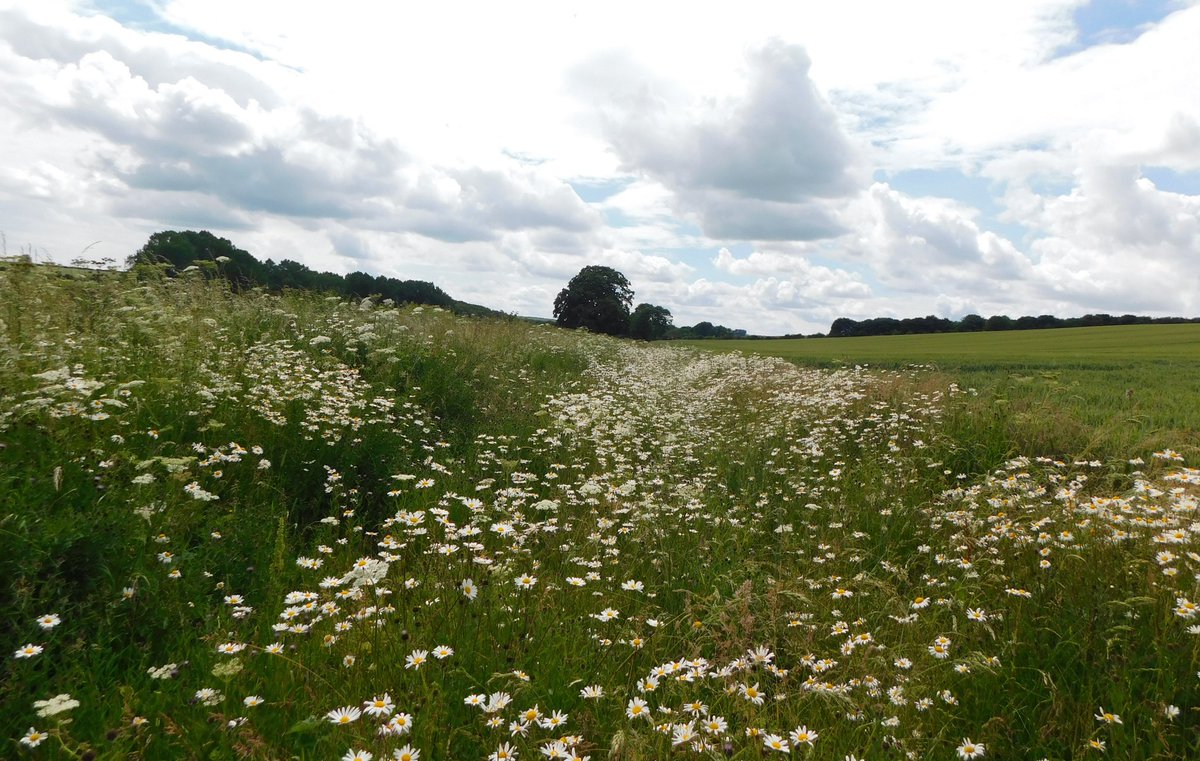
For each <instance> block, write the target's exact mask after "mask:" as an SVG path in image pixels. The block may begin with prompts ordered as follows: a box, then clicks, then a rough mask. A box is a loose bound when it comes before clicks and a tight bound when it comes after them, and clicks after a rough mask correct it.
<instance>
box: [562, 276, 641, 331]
mask: <svg viewBox="0 0 1200 761" xmlns="http://www.w3.org/2000/svg"><path fill="white" fill-rule="evenodd" d="M632 303H633V288H631V287H630V285H629V281H628V280H626V279H625V276H624V275H622V274H621V273H620V272H617V271H616V270H615V269H613V268H612V267H600V266H596V265H591V266H588V267H584V268H583V269H581V270H579V274H578V275H576V276H575V277H573V278H571V281H570V282H569V283H567V287H566V288H564V289H562V290H561V291H559V292H558V296H557V297H555V299H554V319H555V321H556V322H558V324H559V325H561V326H562V327H564V328H587V329H588V330H590V331H593V332H595V333H607V334H609V335H612V336H620V335H624V334H625V333H626V331H627V330H628V329H629V305H630V304H632Z"/></svg>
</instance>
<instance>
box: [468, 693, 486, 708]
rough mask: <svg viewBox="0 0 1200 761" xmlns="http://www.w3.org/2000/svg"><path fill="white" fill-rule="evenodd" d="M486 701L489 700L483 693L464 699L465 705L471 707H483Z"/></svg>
mask: <svg viewBox="0 0 1200 761" xmlns="http://www.w3.org/2000/svg"><path fill="white" fill-rule="evenodd" d="M486 700H487V695H484V694H482V693H480V694H478V695H474V694H472V695H468V696H466V697H465V698H463V703H465V704H467V705H469V706H480V707H482V706H483V704H484V701H486Z"/></svg>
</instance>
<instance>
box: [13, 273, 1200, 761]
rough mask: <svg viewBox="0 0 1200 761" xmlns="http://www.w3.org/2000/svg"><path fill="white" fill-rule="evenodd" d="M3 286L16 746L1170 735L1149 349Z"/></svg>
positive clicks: (1190, 565) (838, 744) (180, 291)
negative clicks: (1092, 358)
mask: <svg viewBox="0 0 1200 761" xmlns="http://www.w3.org/2000/svg"><path fill="white" fill-rule="evenodd" d="M0 321H2V322H0V442H2V443H3V447H0V608H2V609H3V610H4V611H5V612H6V615H5V616H4V617H3V619H2V620H0V639H2V640H3V641H4V642H7V643H9V644H8V647H9V652H8V654H6V657H5V659H4V661H3V665H2V666H0V708H2V709H3V710H2V711H0V743H3V748H2V750H0V756H3V757H5V758H25V757H30V758H64V759H65V758H71V759H82V758H89V759H90V758H114V759H115V758H146V759H160V758H212V759H240V758H260V759H275V758H301V759H308V758H356V757H357V758H366V757H367V754H368V753H369V754H372V755H373V756H374V758H376V759H382V758H400V757H402V756H403V754H404V753H405V752H407V751H408V750H409V749H411V750H419V751H420V754H421V755H420V758H421V759H425V760H426V761H428V760H429V759H444V758H445V759H449V758H455V759H462V758H466V759H472V758H474V759H480V761H483V759H493V760H498V759H500V758H505V757H512V753H511V752H510V751H509V750H508V749H509V748H510V747H511V748H512V749H513V750H515V751H516V752H518V753H519V754H520V756H521V758H524V759H529V758H586V757H591V758H594V759H600V758H611V759H626V760H629V761H632V760H633V759H653V758H664V757H674V756H676V755H678V756H696V757H713V756H714V755H715V756H717V757H733V758H737V759H759V758H762V757H764V756H767V757H770V756H774V755H775V754H776V753H777V751H775V750H772V749H771V744H772V743H773V742H778V743H784V742H786V743H789V744H791V745H793V746H794V747H792V748H791V753H790V755H801V756H808V757H812V758H839V759H840V758H845V757H847V756H848V755H850V754H853V755H854V756H855V757H856V758H900V757H902V756H904V755H906V754H907V755H908V756H909V757H915V758H955V757H961V756H963V755H968V754H969V753H970V752H971V751H970V749H971V747H972V746H974V747H976V748H979V747H982V748H984V750H983V756H982V758H985V759H986V758H1016V757H1021V758H1026V757H1028V758H1043V757H1045V758H1050V759H1067V758H1083V757H1088V756H1089V755H1090V754H1096V755H1097V756H1099V752H1100V751H1098V750H1096V749H1095V745H1097V744H1102V745H1103V746H1104V747H1105V748H1106V752H1107V753H1108V754H1109V757H1118V758H1145V759H1186V758H1195V757H1197V756H1198V755H1200V739H1198V738H1200V734H1198V733H1197V731H1196V730H1197V727H1198V726H1200V690H1198V689H1197V684H1198V678H1197V670H1200V627H1197V626H1196V624H1198V623H1200V618H1197V616H1198V615H1200V614H1197V613H1196V612H1195V608H1194V607H1193V602H1192V601H1194V600H1196V599H1197V596H1198V595H1197V589H1196V574H1197V573H1198V572H1200V555H1197V554H1196V551H1195V541H1196V538H1195V531H1194V529H1193V526H1194V521H1195V517H1194V516H1195V511H1196V500H1197V498H1198V488H1200V486H1198V483H1197V482H1200V476H1198V475H1197V473H1196V471H1195V470H1189V469H1188V468H1187V467H1186V462H1181V460H1184V459H1186V457H1188V456H1191V455H1190V454H1188V453H1187V452H1186V451H1185V450H1186V447H1187V446H1189V444H1188V440H1187V438H1186V435H1185V434H1186V431H1182V430H1177V429H1173V428H1172V426H1173V425H1175V424H1176V422H1178V423H1180V424H1187V421H1189V420H1190V419H1191V418H1189V417H1187V416H1188V415H1189V414H1191V413H1189V412H1188V411H1187V410H1186V409H1184V407H1186V404H1187V403H1191V404H1192V405H1193V406H1195V405H1194V402H1195V393H1194V390H1189V388H1188V387H1186V386H1183V385H1182V384H1181V385H1179V386H1178V387H1177V388H1176V393H1177V394H1178V395H1179V396H1180V397H1181V399H1182V400H1183V403H1182V404H1181V408H1180V409H1181V410H1182V411H1181V412H1180V413H1179V414H1180V415H1182V417H1179V418H1178V419H1177V420H1176V419H1175V418H1172V417H1170V416H1171V415H1173V414H1175V413H1173V412H1171V411H1170V408H1169V407H1163V406H1162V405H1160V404H1159V403H1158V402H1156V401H1154V400H1155V398H1156V397H1154V396H1153V394H1158V393H1161V391H1162V389H1161V388H1159V387H1157V386H1154V385H1153V383H1150V381H1153V380H1155V379H1156V378H1157V377H1158V376H1154V375H1153V374H1152V373H1150V372H1149V371H1148V370H1147V369H1146V368H1149V367H1151V366H1152V363H1153V362H1154V361H1155V360H1153V359H1150V358H1146V359H1144V360H1141V362H1143V364H1137V363H1134V364H1132V365H1131V366H1130V368H1129V372H1131V373H1146V375H1144V376H1140V375H1139V376H1134V375H1131V376H1129V378H1135V377H1137V378H1142V379H1143V380H1145V381H1146V385H1143V386H1140V387H1138V388H1137V390H1136V392H1135V394H1134V395H1133V397H1127V396H1125V394H1124V390H1123V389H1120V393H1119V394H1118V395H1117V397H1115V398H1113V399H1110V398H1109V396H1108V394H1109V391H1111V390H1112V389H1114V388H1117V386H1116V385H1115V384H1116V382H1115V381H1112V380H1111V379H1110V380H1107V381H1105V382H1104V384H1101V385H1104V387H1105V388H1106V389H1108V390H1105V391H1103V392H1101V391H1096V392H1095V393H1096V395H1095V396H1093V397H1089V396H1088V394H1091V393H1092V390H1091V389H1087V388H1083V387H1081V386H1076V385H1073V384H1075V383H1077V382H1081V379H1082V378H1084V377H1086V376H1079V375H1075V373H1077V372H1079V370H1078V369H1071V368H1066V367H1063V366H1058V365H1055V366H1050V365H1048V366H1045V367H1042V368H1039V369H1037V370H1036V371H1034V370H1030V369H1029V368H1028V367H1010V368H1009V369H1006V370H1004V371H995V370H984V369H982V368H980V367H978V366H976V367H975V368H974V369H972V368H970V367H966V366H963V367H960V368H959V369H957V370H955V372H958V373H965V374H966V375H960V376H957V377H959V378H960V379H961V378H964V377H969V374H970V373H976V374H977V375H976V379H977V380H978V381H979V383H978V386H979V388H977V390H976V391H975V392H971V391H968V390H967V386H966V385H965V384H958V385H955V384H954V383H953V381H954V376H951V375H948V374H945V372H944V371H943V372H931V371H930V370H928V369H920V370H916V369H911V368H903V367H900V366H892V367H883V366H880V367H877V368H873V369H863V368H856V367H854V366H853V365H852V364H849V365H845V366H842V367H839V368H814V367H802V366H797V365H796V364H794V363H792V362H788V361H784V360H782V359H777V358H768V357H751V356H744V355H741V354H736V353H723V354H717V353H710V352H698V351H694V350H687V349H682V348H679V347H673V346H663V345H650V346H645V345H637V344H633V343H629V342H620V341H615V340H610V339H607V338H604V337H598V336H589V335H583V334H575V333H568V332H564V331H559V330H557V329H554V328H551V327H547V326H535V325H531V324H528V323H525V322H522V321H518V320H491V319H476V318H466V317H454V316H452V315H450V314H448V313H445V312H441V311H438V310H431V309H420V308H412V307H394V306H389V305H382V304H377V303H373V302H371V301H369V300H368V301H364V302H345V301H340V300H338V299H331V298H325V297H321V296H314V295H311V294H303V293H288V294H284V295H282V296H270V295H267V294H263V293H257V292H251V293H243V294H232V293H230V292H228V291H227V290H224V289H223V288H222V287H221V285H220V284H219V283H214V282H204V281H199V280H188V279H184V280H163V279H160V278H158V277H157V276H155V275H153V273H142V272H138V273H116V274H109V275H105V276H104V277H98V278H91V277H88V276H85V275H79V276H76V277H71V278H63V277H59V276H58V275H57V274H55V273H54V272H53V271H51V270H47V269H43V268H39V267H35V266H22V265H19V264H16V265H11V266H8V267H5V268H4V269H3V270H0ZM756 343H758V342H756ZM805 343H813V344H816V343H819V342H815V341H814V342H805ZM855 361H857V360H855ZM1047 361H1049V360H1047ZM1096 372H1097V373H1098V375H1097V376H1095V377H1096V378H1097V379H1105V378H1107V377H1108V376H1107V375H1105V374H1104V373H1107V372H1109V371H1106V370H1105V371H1102V370H1099V369H1097V370H1096ZM1171 377H1172V378H1173V377H1174V376H1171ZM1023 379H1024V380H1023ZM1159 380H1161V378H1159ZM984 381H988V382H992V383H994V385H991V386H987V385H985V384H984ZM1121 382H1124V380H1122V381H1121ZM1170 382H1172V383H1175V382H1176V381H1175V380H1172V381H1170ZM1105 384H1106V385H1105ZM1156 389H1158V390H1156ZM1072 395H1077V396H1079V397H1080V398H1081V399H1084V400H1086V399H1089V398H1090V399H1095V400H1096V401H1095V402H1092V403H1093V404H1096V405H1103V406H1105V411H1104V412H1103V414H1101V415H1099V417H1098V418H1097V419H1098V420H1100V421H1101V423H1100V424H1093V423H1092V422H1090V421H1089V419H1087V418H1086V417H1084V416H1083V411H1084V410H1085V408H1086V407H1087V406H1088V402H1085V401H1081V402H1079V403H1077V404H1076V403H1068V402H1066V401H1064V400H1066V399H1068V398H1070V397H1071V396H1072ZM1122 400H1124V402H1128V403H1129V404H1134V403H1137V404H1140V405H1141V407H1140V408H1139V409H1140V411H1138V414H1141V415H1143V416H1145V417H1147V419H1160V418H1156V417H1155V416H1162V417H1161V420H1162V421H1168V422H1162V423H1154V424H1151V423H1139V424H1138V425H1137V426H1136V430H1135V431H1133V432H1128V431H1125V430H1124V429H1119V428H1106V427H1105V425H1106V423H1105V422H1104V421H1106V420H1110V419H1111V418H1113V415H1112V414H1111V412H1112V410H1111V409H1110V408H1111V407H1112V405H1113V404H1119V403H1121V401H1122ZM1164 409H1166V410H1167V411H1165V412H1164V411H1163V410H1164ZM1130 411H1136V410H1127V412H1130ZM1068 422H1069V423H1070V424H1071V425H1072V426H1074V427H1068V425H1067V423H1068ZM1176 434H1179V438H1178V440H1176ZM1138 437H1141V438H1140V439H1138ZM1156 437H1157V438H1156ZM1135 439H1138V441H1136V442H1135V441H1134V440H1135ZM1159 439H1161V440H1162V441H1163V442H1164V443H1163V444H1162V445H1161V446H1159V445H1158V444H1157V442H1158V441H1159ZM1130 442H1134V443H1130ZM1152 444H1153V445H1154V446H1153V447H1151V445H1152ZM1127 446H1128V448H1125V447H1127ZM1181 453H1183V454H1181ZM1043 454H1045V456H1044V457H1040V458H1039V455H1043ZM27 646H28V647H27ZM939 648H940V649H939ZM943 655H944V656H945V657H942V656H943ZM760 693H761V694H762V699H761V700H760V699H759V694H760ZM56 696H60V697H58V698H56ZM39 701H42V702H39ZM45 701H49V702H45ZM76 702H77V705H76V704H75V703H76ZM376 703H378V704H379V706H378V707H376ZM352 709H353V710H352ZM368 711H373V712H377V714H378V715H374V716H372V715H371V714H370V713H369V712H368ZM1105 713H1111V714H1114V715H1118V716H1119V717H1120V719H1121V721H1120V723H1117V722H1116V720H1115V719H1112V720H1108V719H1106V718H1105V717H1104V714H1105ZM1097 714H1100V718H1097ZM400 715H403V720H402V721H401V720H399V719H397V718H396V717H398V716H400ZM338 716H343V717H346V720H345V721H344V722H339V721H336V719H337V717H338ZM389 721H390V722H391V723H387V722H389ZM802 727H806V728H807V729H808V730H811V731H815V732H817V733H818V735H819V736H818V737H817V738H816V739H815V740H813V742H814V744H813V745H812V746H809V745H808V744H807V742H806V741H805V740H804V739H803V737H802V733H801V729H802ZM789 733H791V734H792V735H794V737H792V738H789ZM968 738H969V741H968ZM360 751H361V752H360Z"/></svg>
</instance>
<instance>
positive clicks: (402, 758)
mask: <svg viewBox="0 0 1200 761" xmlns="http://www.w3.org/2000/svg"><path fill="white" fill-rule="evenodd" d="M392 758H394V759H396V761H418V759H420V758H421V751H419V750H416V749H415V748H413V746H411V745H405V746H404V747H403V748H397V749H396V750H394V751H392Z"/></svg>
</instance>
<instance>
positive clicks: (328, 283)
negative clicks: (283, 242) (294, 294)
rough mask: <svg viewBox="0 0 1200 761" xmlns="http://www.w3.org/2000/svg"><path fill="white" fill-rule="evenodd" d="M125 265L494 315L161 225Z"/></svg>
mask: <svg viewBox="0 0 1200 761" xmlns="http://www.w3.org/2000/svg"><path fill="white" fill-rule="evenodd" d="M126 264H127V265H129V266H130V267H135V266H139V265H141V266H147V265H148V266H165V267H166V268H167V272H168V274H170V275H176V274H178V273H180V272H183V271H186V270H187V269H189V268H193V267H194V268H197V269H199V270H202V271H203V272H205V273H206V274H209V275H211V276H212V277H222V278H225V279H226V280H228V281H229V282H230V284H231V285H232V286H233V288H234V289H235V290H239V289H243V288H257V287H261V288H266V289H267V290H270V291H274V292H279V291H282V290H284V289H287V288H291V289H296V290H308V291H326V292H332V293H337V294H340V295H342V296H349V297H355V298H360V299H362V298H367V297H369V296H377V297H379V298H380V299H381V300H388V299H390V300H391V301H393V302H395V303H397V304H400V303H415V304H431V305H434V306H440V307H444V308H446V309H449V310H451V311H453V312H455V313H458V314H466V315H472V316H500V315H502V314H503V313H502V312H498V311H496V310H494V309H489V308H488V307H485V306H481V305H479V304H470V303H467V302H465V301H459V300H457V299H454V298H451V297H450V295H449V294H447V293H446V292H445V291H443V290H442V289H441V288H439V287H438V286H436V285H434V284H433V283H430V282H427V281H424V280H398V279H396V278H392V277H385V276H383V275H371V274H369V273H366V272H351V273H350V274H349V275H345V276H342V275H338V274H336V273H333V272H318V271H316V270H313V269H310V268H309V267H306V266H305V265H303V264H301V263H299V262H295V261H292V260H291V259H284V260H282V261H280V262H278V263H276V262H274V261H272V260H271V259H267V260H266V261H265V262H260V261H259V260H258V259H256V258H255V257H254V256H253V255H251V254H250V253H249V252H247V251H244V250H242V249H240V248H238V247H236V246H234V245H233V243H231V242H230V241H229V240H227V239H225V238H218V237H217V236H215V235H213V234H212V233H210V232H208V231H206V230H201V231H195V230H182V231H176V230H164V231H163V232H157V233H154V234H153V235H151V236H150V239H149V240H148V241H147V242H146V245H144V246H142V248H141V249H139V250H138V252H137V253H135V254H133V255H132V256H130V257H129V259H128V260H127V261H126Z"/></svg>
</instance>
